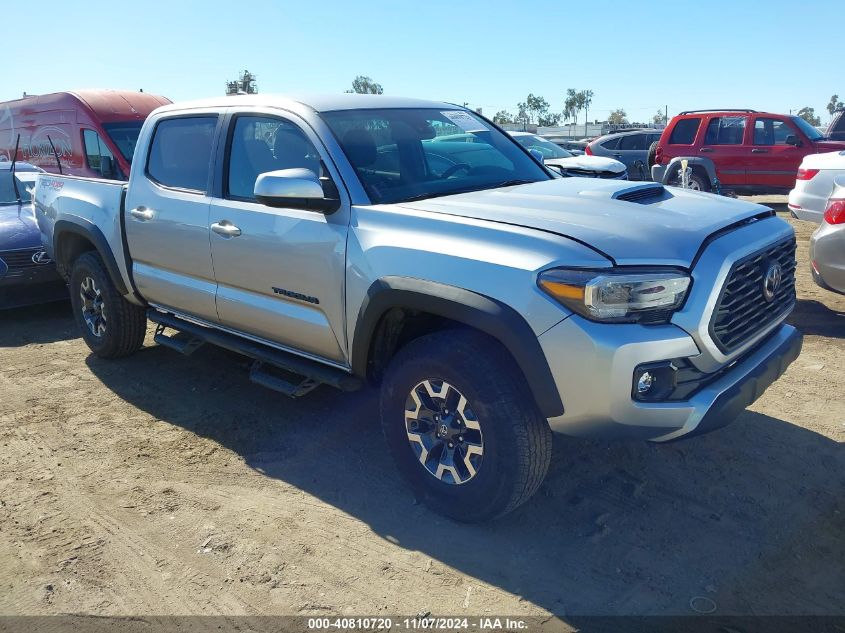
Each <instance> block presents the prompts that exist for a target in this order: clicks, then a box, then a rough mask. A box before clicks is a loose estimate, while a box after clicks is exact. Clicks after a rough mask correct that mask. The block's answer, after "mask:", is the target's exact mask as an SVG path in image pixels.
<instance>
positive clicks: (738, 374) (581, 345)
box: [540, 316, 802, 442]
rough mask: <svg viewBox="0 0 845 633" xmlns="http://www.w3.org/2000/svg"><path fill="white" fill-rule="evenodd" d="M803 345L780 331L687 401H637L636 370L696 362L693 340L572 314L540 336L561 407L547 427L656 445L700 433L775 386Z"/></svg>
mask: <svg viewBox="0 0 845 633" xmlns="http://www.w3.org/2000/svg"><path fill="white" fill-rule="evenodd" d="M801 341H802V337H801V334H800V333H799V332H798V331H797V330H796V329H795V328H793V327H792V326H789V325H780V326H779V327H778V328H777V329H776V330H775V331H774V332H772V333H771V334H769V335H768V336H767V337H766V338H765V339H764V340H763V341H762V342H760V343H758V344H757V345H756V346H755V347H754V349H753V350H751V351H749V352H747V353H745V354H744V355H743V356H742V357H741V358H740V359H738V360H736V361H734V362H733V363H731V364H729V365H728V366H726V367H723V368H721V369H720V370H719V371H718V372H716V373H715V374H714V375H713V378H712V380H710V381H706V382H705V383H703V386H702V387H700V388H699V389H698V390H697V391H696V392H695V393H694V395H692V396H691V397H690V398H688V399H687V400H684V401H671V402H666V401H664V402H639V401H635V400H634V399H633V398H632V395H631V387H632V380H633V374H634V370H635V368H636V367H637V366H638V365H641V364H644V363H649V362H658V361H663V360H668V359H673V358H692V357H695V356H697V355H698V354H699V350H698V347H697V346H696V344H695V341H694V340H693V339H692V337H690V336H689V334H687V333H686V332H685V331H684V330H682V329H681V328H679V327H677V326H675V325H665V326H651V327H643V326H639V325H613V326H607V325H603V324H597V323H592V322H590V321H587V320H585V319H581V318H580V317H577V316H573V317H570V318H568V319H566V320H564V321H562V322H561V323H559V324H558V325H556V326H555V327H553V328H552V329H551V330H549V331H548V332H546V333H544V334H543V335H542V336H541V337H540V343H541V345H542V347H543V351H544V352H545V354H546V357H547V359H549V364H550V366H551V369H552V373H553V375H554V377H555V381H556V384H557V386H558V390H559V392H560V394H561V398H562V400H563V405H564V414H563V415H561V416H559V417H556V418H552V419H550V420H549V424H550V426H551V428H552V430H554V431H557V432H560V433H564V434H567V435H575V436H581V437H636V438H642V439H648V440H653V441H658V442H664V441H669V440H674V439H678V438H681V437H684V436H690V435H697V434H700V433H705V432H707V431H711V430H713V429H715V428H718V427H720V426H724V425H725V424H727V423H729V422H730V421H731V420H732V419H733V418H735V417H736V416H737V415H739V413H741V412H742V410H743V409H744V408H745V407H747V406H748V405H750V404H751V403H752V402H754V401H755V400H756V399H757V398H758V397H759V396H760V395H761V394H762V393H763V391H764V390H765V389H766V388H767V387H768V386H769V385H770V384H771V383H773V382H774V381H775V380H777V378H778V377H779V376H780V375H781V374H782V373H783V372H784V371H785V370H786V367H787V366H788V365H789V364H790V363H791V362H792V361H794V360H795V359H796V358H797V357H798V354H799V353H800V351H801Z"/></svg>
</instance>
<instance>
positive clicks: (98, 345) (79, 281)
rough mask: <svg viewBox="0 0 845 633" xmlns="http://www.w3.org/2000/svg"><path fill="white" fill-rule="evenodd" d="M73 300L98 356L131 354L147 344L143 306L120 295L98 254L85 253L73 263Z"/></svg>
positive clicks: (81, 326)
mask: <svg viewBox="0 0 845 633" xmlns="http://www.w3.org/2000/svg"><path fill="white" fill-rule="evenodd" d="M70 301H71V305H72V306H73V314H74V318H75V319H76V323H77V325H78V326H79V329H80V330H81V331H82V338H83V339H84V340H85V343H86V344H87V345H88V347H89V348H91V351H92V352H94V353H95V354H96V355H97V356H101V357H102V358H119V357H121V356H128V355H129V354H132V353H134V352H136V351H138V350H139V349H140V348H141V346H142V345H143V344H144V336H145V335H146V332H147V317H146V313H145V311H144V308H143V307H141V306H136V305H134V304H131V303H129V302H128V301H126V299H124V298H123V297H122V296H121V295H120V293H119V292H118V291H117V288H115V285H114V283H113V282H112V280H111V277H110V276H109V274H108V272H107V271H106V267H105V265H104V264H103V260H102V259H100V256H99V255H98V254H97V253H95V252H87V253H83V254H82V255H80V256H79V257H78V258H77V260H76V261H75V262H74V264H73V268H72V270H71V274H70Z"/></svg>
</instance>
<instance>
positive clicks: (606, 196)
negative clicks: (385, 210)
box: [399, 178, 767, 268]
mask: <svg viewBox="0 0 845 633" xmlns="http://www.w3.org/2000/svg"><path fill="white" fill-rule="evenodd" d="M643 190H650V191H651V193H654V194H656V195H653V196H651V197H645V196H643V197H642V198H641V199H640V200H639V201H638V202H637V201H628V200H625V199H619V196H628V195H632V194H633V195H634V196H637V195H638V194H639V195H643V194H645V193H647V192H646V191H643ZM399 206H402V207H405V208H410V209H414V210H416V211H425V212H431V213H444V214H449V215H456V216H461V217H468V218H474V219H479V220H489V221H491V222H501V223H504V224H511V225H517V226H523V227H527V228H533V229H538V230H541V231H546V232H550V233H556V234H558V235H562V236H564V237H568V238H571V239H574V240H577V241H579V242H582V243H584V244H586V245H588V246H591V247H592V248H594V249H596V250H598V251H599V252H601V253H602V254H604V255H605V256H607V257H608V258H610V259H611V260H612V261H614V262H615V263H617V264H624V265H637V264H660V265H670V266H680V267H683V268H689V267H690V265H691V264H692V262H693V260H694V258H695V256H696V253H697V252H698V250H699V248H700V247H701V245H702V244H703V243H704V240H705V239H706V238H707V237H708V236H709V235H711V234H713V233H715V232H716V231H718V230H720V229H723V228H725V227H727V226H729V225H731V224H734V223H736V222H740V221H742V220H745V219H747V218H751V217H753V216H755V215H758V214H760V213H764V212H765V211H767V207H764V206H762V205H758V204H753V203H750V202H742V201H739V200H734V199H732V198H726V197H722V196H717V195H713V194H708V193H699V192H694V191H689V190H685V189H678V188H675V187H666V188H664V187H662V186H661V185H659V184H657V183H643V184H637V185H632V184H631V183H630V182H628V181H624V180H596V179H592V178H560V179H555V180H548V181H543V182H536V183H531V184H526V185H517V186H513V187H502V188H499V189H488V190H485V191H475V192H471V193H462V194H455V195H451V196H444V197H440V198H431V199H428V200H420V201H414V202H407V203H400V204H399Z"/></svg>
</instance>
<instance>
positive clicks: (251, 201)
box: [35, 95, 801, 521]
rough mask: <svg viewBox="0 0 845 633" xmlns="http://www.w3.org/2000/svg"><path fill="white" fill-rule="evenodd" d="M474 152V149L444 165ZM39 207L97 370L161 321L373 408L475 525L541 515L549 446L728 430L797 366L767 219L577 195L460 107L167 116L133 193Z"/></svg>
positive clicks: (181, 341)
mask: <svg viewBox="0 0 845 633" xmlns="http://www.w3.org/2000/svg"><path fill="white" fill-rule="evenodd" d="M455 134H458V135H465V134H472V135H474V136H475V137H476V140H477V142H472V143H468V142H454V143H450V142H448V141H438V142H433V140H434V139H436V138H437V137H440V136H446V135H455ZM35 202H36V208H37V216H38V221H39V224H40V227H41V230H42V233H43V240H44V245H45V247H46V249H47V250H48V252H49V253H50V254H51V256H52V257H53V259H54V260H55V261H56V263H57V265H58V267H59V270H60V271H61V273H62V274H63V275H64V276H65V277H66V278H67V279H68V280H69V284H70V289H71V297H72V301H73V309H74V313H75V315H76V319H77V321H78V323H79V327H80V329H81V331H82V336H83V337H84V339H85V341H86V343H87V344H88V345H89V347H90V348H91V350H92V351H93V352H94V353H95V354H97V355H99V356H102V357H106V358H114V357H118V356H125V355H127V354H131V353H133V352H135V351H136V350H138V349H139V348H140V347H141V346H142V344H143V341H144V338H145V334H146V331H147V322H148V321H152V322H153V323H154V324H155V341H156V342H158V343H159V344H161V345H166V346H169V347H171V348H173V349H175V350H176V351H178V352H181V353H183V354H190V353H191V352H193V351H194V350H196V349H197V348H198V347H199V346H200V345H203V344H205V343H210V344H214V345H219V346H223V347H225V348H228V349H231V350H235V351H237V352H239V353H241V354H244V355H246V356H248V357H250V358H252V359H254V364H253V365H252V370H251V374H250V375H251V379H252V380H253V381H254V382H256V383H259V384H261V385H264V386H267V387H270V388H273V389H276V390H278V391H280V392H282V393H285V394H287V395H289V396H301V395H303V394H305V393H307V392H308V391H310V390H311V389H313V388H314V387H316V386H318V385H321V384H327V385H331V386H334V387H337V388H339V389H343V390H353V389H357V388H360V387H361V386H363V385H365V384H368V383H369V384H373V385H379V386H380V389H381V399H380V409H381V410H380V416H381V421H382V427H383V430H384V435H385V437H386V441H387V444H388V445H389V447H390V449H391V452H392V454H393V456H394V458H395V461H396V464H397V467H398V470H399V471H400V472H401V473H402V475H403V476H404V477H405V478H406V479H407V480H408V481H409V483H410V484H411V486H412V487H413V489H414V491H415V493H416V494H417V495H418V497H419V498H421V499H422V500H424V501H425V502H426V503H428V504H430V505H431V506H432V507H433V508H435V509H436V510H437V511H439V512H442V513H444V514H446V515H448V516H450V517H453V518H456V519H459V520H465V521H478V520H485V519H489V518H492V517H496V516H499V515H502V514H504V513H506V512H509V511H510V510H512V509H514V508H515V507H517V506H518V505H520V504H521V503H523V502H524V501H525V500H526V499H528V498H529V497H530V496H531V495H532V494H533V493H534V492H535V491H536V489H537V488H538V486H539V485H540V483H541V482H542V480H543V477H544V476H545V473H546V470H547V467H548V465H549V461H550V458H551V438H552V431H553V430H554V431H559V432H562V433H566V434H570V435H578V436H590V437H620V436H623V437H633V438H643V439H648V440H654V441H658V442H665V441H669V440H675V439H678V438H681V437H684V436H690V435H695V434H699V433H703V432H706V431H710V430H712V429H714V428H717V427H719V426H722V425H724V424H726V423H728V422H729V421H730V420H731V419H733V418H734V417H736V416H737V414H739V413H740V412H741V411H742V410H743V409H744V407H746V406H747V405H748V404H750V403H751V402H753V401H754V400H755V399H756V398H757V397H758V396H759V395H760V394H761V393H762V392H763V390H764V389H765V388H766V387H767V386H768V385H769V384H771V383H772V382H773V381H774V380H776V379H777V378H778V376H780V375H781V374H782V373H783V371H784V369H785V368H786V366H787V365H788V364H789V363H790V362H792V361H793V360H794V359H795V358H796V357H797V355H798V353H799V351H800V348H801V336H800V334H799V333H798V332H797V331H796V330H795V329H794V328H793V327H791V326H789V325H787V324H785V323H784V319H785V318H786V316H787V315H788V314H789V312H790V311H791V310H792V308H793V306H794V304H795V286H794V269H795V238H794V234H793V231H792V229H791V227H790V226H789V225H788V224H787V223H786V222H783V221H782V220H780V219H779V218H777V217H775V214H774V213H773V212H772V211H771V210H770V209H768V208H766V207H763V206H759V205H755V204H750V203H746V202H739V201H736V200H732V199H728V198H723V197H717V196H713V195H709V194H702V193H698V192H691V191H687V190H681V189H673V188H667V187H664V186H662V185H659V184H655V183H641V184H632V183H629V182H627V181H616V180H600V179H586V178H561V177H559V176H558V175H555V174H553V173H551V172H550V171H549V170H548V169H546V168H545V167H543V165H542V164H541V163H540V162H538V161H537V159H536V158H535V157H534V156H532V155H531V154H530V153H529V152H528V151H526V150H525V149H524V148H523V147H522V146H520V145H519V144H518V143H516V142H515V141H514V140H513V139H512V138H511V137H510V136H509V135H507V134H505V133H503V132H502V131H501V130H500V129H499V128H497V127H496V126H495V125H493V124H492V123H490V122H489V121H488V120H486V119H484V118H483V117H481V116H480V115H477V114H476V113H474V112H471V111H468V110H465V109H463V108H460V107H458V106H455V105H452V104H448V103H435V102H429V101H420V100H411V99H398V98H391V97H386V96H383V95H375V96H373V95H370V96H364V95H342V96H331V97H314V98H310V99H293V98H290V99H289V98H281V97H267V96H256V95H250V96H244V97H221V98H217V99H210V100H206V101H200V102H193V103H182V104H177V105H170V106H165V107H162V108H159V109H158V110H156V111H155V112H153V114H152V115H151V116H150V117H149V118H148V119H147V121H146V122H145V124H144V127H143V129H142V130H141V133H140V136H139V139H138V144H137V147H136V148H135V154H134V159H133V162H132V170H131V175H130V178H129V182H128V183H124V182H115V181H104V180H95V179H88V178H78V177H72V176H64V177H62V176H55V175H46V174H45V175H42V176H40V177H39V180H38V183H37V185H36V189H35Z"/></svg>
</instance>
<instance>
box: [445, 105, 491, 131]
mask: <svg viewBox="0 0 845 633" xmlns="http://www.w3.org/2000/svg"><path fill="white" fill-rule="evenodd" d="M440 114H442V115H443V116H445V117H446V118H447V119H449V120H450V121H451V122H452V123H454V124H455V125H457V126H458V127H459V128H461V129H462V130H463V131H464V132H486V131H487V130H488V128H487V126H486V125H484V124H483V123H482V122H481V121H479V120H478V119H476V118H475V117H474V116H472V115H471V114H470V113H469V112H464V111H463V110H447V111H445V112H441V113H440Z"/></svg>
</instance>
